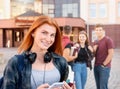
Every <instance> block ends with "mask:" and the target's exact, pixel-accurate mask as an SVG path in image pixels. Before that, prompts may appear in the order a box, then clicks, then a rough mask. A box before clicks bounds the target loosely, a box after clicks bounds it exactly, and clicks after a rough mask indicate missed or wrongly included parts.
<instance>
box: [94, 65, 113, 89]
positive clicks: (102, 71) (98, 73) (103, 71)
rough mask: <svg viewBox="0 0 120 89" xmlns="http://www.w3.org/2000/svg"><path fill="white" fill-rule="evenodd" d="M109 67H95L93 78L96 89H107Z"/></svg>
mask: <svg viewBox="0 0 120 89" xmlns="http://www.w3.org/2000/svg"><path fill="white" fill-rule="evenodd" d="M110 69H111V68H109V67H102V66H95V67H94V76H95V81H96V86H97V89H108V79H109V76H110Z"/></svg>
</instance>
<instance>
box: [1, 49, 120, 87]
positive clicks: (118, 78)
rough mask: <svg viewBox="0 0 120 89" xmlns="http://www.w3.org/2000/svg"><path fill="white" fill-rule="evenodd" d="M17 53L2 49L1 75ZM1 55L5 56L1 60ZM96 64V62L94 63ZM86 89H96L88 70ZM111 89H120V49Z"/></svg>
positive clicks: (110, 85) (114, 60)
mask: <svg viewBox="0 0 120 89" xmlns="http://www.w3.org/2000/svg"><path fill="white" fill-rule="evenodd" d="M16 53H17V48H0V75H2V72H3V70H4V67H5V65H6V63H7V61H8V60H9V59H10V58H11V57H12V56H13V55H14V54H16ZM1 54H3V56H2V58H1ZM93 62H94V61H93ZM85 89H96V87H95V81H94V76H93V71H90V70H89V69H88V79H87V84H86V88H85ZM109 89H120V49H115V54H114V57H113V61H112V69H111V74H110V79H109Z"/></svg>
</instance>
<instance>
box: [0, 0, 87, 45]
mask: <svg viewBox="0 0 120 89" xmlns="http://www.w3.org/2000/svg"><path fill="white" fill-rule="evenodd" d="M6 1H9V2H10V3H9V8H10V9H9V10H10V15H9V17H10V18H9V21H10V19H11V18H13V20H12V21H13V24H12V25H11V26H7V25H9V24H6V25H5V26H4V27H3V25H2V24H1V26H0V30H1V31H0V34H1V35H0V39H1V42H0V47H18V46H19V45H20V43H21V41H22V39H23V37H24V35H25V33H26V30H28V28H29V27H28V22H29V21H30V20H31V19H30V18H28V17H29V16H24V18H23V19H24V20H23V19H21V20H20V19H19V20H18V18H21V17H19V16H23V15H21V14H25V13H26V12H30V11H35V12H38V13H41V14H45V15H49V16H51V17H54V18H55V19H56V21H57V22H58V25H59V26H60V29H61V32H62V30H63V27H64V26H65V25H70V26H71V27H72V31H73V33H72V35H71V39H72V40H73V41H74V42H77V40H78V33H79V31H80V30H85V21H84V20H83V19H82V18H80V0H6ZM3 9H4V7H3V8H2V9H1V8H0V10H3ZM0 14H1V15H2V13H0ZM1 18H4V19H6V18H5V17H1ZM1 21H2V20H1ZM1 21H0V23H3V22H5V23H10V22H9V21H8V22H7V21H6V20H3V21H2V22H1ZM18 21H20V22H21V21H26V23H24V24H23V22H21V23H20V22H18ZM33 21H34V19H33ZM18 24H19V25H18ZM26 25H27V26H26ZM29 26H30V25H29ZM9 35H10V36H9Z"/></svg>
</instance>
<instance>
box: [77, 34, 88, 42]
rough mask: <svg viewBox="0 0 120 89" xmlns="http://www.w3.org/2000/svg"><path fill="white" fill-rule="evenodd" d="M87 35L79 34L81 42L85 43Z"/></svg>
mask: <svg viewBox="0 0 120 89" xmlns="http://www.w3.org/2000/svg"><path fill="white" fill-rule="evenodd" d="M86 39H87V38H86V35H85V34H80V35H79V42H80V43H85V41H86Z"/></svg>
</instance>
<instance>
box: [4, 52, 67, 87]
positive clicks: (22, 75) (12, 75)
mask: <svg viewBox="0 0 120 89" xmlns="http://www.w3.org/2000/svg"><path fill="white" fill-rule="evenodd" d="M19 56H20V57H18V55H17V56H14V57H12V58H11V59H10V60H9V62H8V64H7V66H6V68H5V71H4V83H3V89H31V69H32V63H31V62H30V61H29V59H28V58H27V57H26V54H25V53H23V54H21V55H19ZM52 57H53V64H54V65H55V67H56V68H57V69H58V70H59V71H60V75H61V77H60V81H63V80H66V79H67V76H68V65H67V62H66V60H65V58H63V57H62V56H59V55H57V54H55V53H52ZM18 60H23V63H22V62H21V63H22V65H23V64H24V65H23V66H24V67H23V68H22V71H21V72H19V71H18V68H17V67H18V66H19V65H21V64H20V63H18V62H19V61H18ZM53 76H54V75H53Z"/></svg>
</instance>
